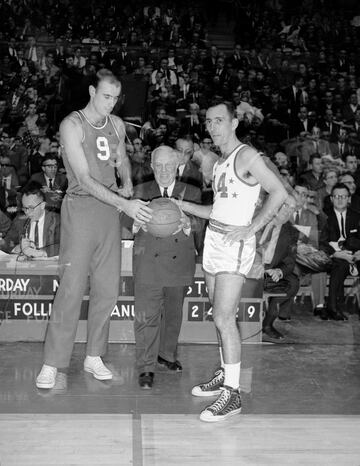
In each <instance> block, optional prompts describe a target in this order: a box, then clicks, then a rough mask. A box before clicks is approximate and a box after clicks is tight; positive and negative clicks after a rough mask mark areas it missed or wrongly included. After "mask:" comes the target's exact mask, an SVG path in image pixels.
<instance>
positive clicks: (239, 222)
mask: <svg viewBox="0 0 360 466" xmlns="http://www.w3.org/2000/svg"><path fill="white" fill-rule="evenodd" d="M237 125H238V119H237V118H236V116H235V113H234V109H233V108H232V106H230V105H228V104H224V103H223V104H219V105H215V106H213V107H210V108H209V109H208V110H207V113H206V127H207V130H208V132H209V134H210V136H211V138H212V140H213V142H214V144H215V145H217V146H218V147H219V148H220V150H221V154H222V157H221V159H220V160H219V161H218V162H216V164H215V166H214V171H213V174H214V177H213V190H214V203H213V205H210V206H207V205H206V206H205V205H201V206H198V205H195V204H192V203H190V202H185V201H183V202H181V203H180V206H181V208H182V209H183V210H184V211H185V212H188V213H191V214H194V215H197V216H199V217H202V218H208V219H209V225H208V227H207V230H206V236H205V245H204V253H203V270H204V274H205V281H206V285H207V288H208V293H209V299H210V302H211V304H212V308H213V318H214V323H215V326H216V330H217V334H218V340H219V348H220V360H221V368H220V369H219V370H218V371H216V372H215V374H214V376H213V377H212V379H211V380H209V382H206V383H202V384H199V385H197V386H195V387H193V389H192V394H193V395H194V396H218V398H217V400H216V401H214V403H212V404H211V405H209V406H207V407H206V408H205V410H203V411H202V413H201V414H200V419H201V420H202V421H207V422H216V421H221V420H224V419H226V418H228V417H229V416H231V415H234V414H237V413H239V412H240V410H241V399H240V391H239V384H240V359H241V358H240V356H241V341H240V335H239V332H238V329H237V326H236V311H237V306H238V303H239V300H240V299H241V294H242V288H243V284H244V282H245V279H246V275H247V274H248V273H249V271H250V269H251V266H252V264H253V261H254V257H255V248H256V244H255V233H256V232H257V231H258V230H260V229H261V228H262V227H263V226H264V225H265V224H267V223H268V222H269V221H270V220H271V218H272V217H273V216H274V215H275V214H276V213H277V211H278V209H279V207H280V206H281V205H282V203H283V202H284V201H285V199H286V198H287V192H286V190H285V188H284V187H283V185H282V183H281V181H280V180H279V179H278V178H277V177H276V175H275V174H274V173H273V172H272V171H271V170H270V169H269V168H268V167H267V166H266V165H265V163H264V161H263V159H262V157H261V155H260V154H259V153H258V152H257V151H256V150H255V149H253V148H252V147H250V146H247V145H245V144H242V143H241V142H240V141H239V140H238V138H237V137H236V134H235V130H236V127H237ZM261 187H262V188H264V189H265V191H267V192H268V196H267V200H266V202H265V204H264V205H263V207H262V208H261V210H260V211H259V213H258V214H257V215H256V217H255V218H253V214H254V210H255V206H256V202H257V200H258V196H259V192H260V188H261ZM176 202H178V201H176Z"/></svg>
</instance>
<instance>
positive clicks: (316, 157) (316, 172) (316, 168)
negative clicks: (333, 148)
mask: <svg viewBox="0 0 360 466" xmlns="http://www.w3.org/2000/svg"><path fill="white" fill-rule="evenodd" d="M309 165H310V170H308V171H306V172H304V173H302V174H301V175H300V177H299V178H300V181H301V183H302V184H304V185H306V186H308V187H309V189H311V190H312V191H317V190H318V189H321V188H323V187H324V186H325V183H324V181H323V177H322V173H323V169H324V166H323V163H322V159H321V155H320V154H318V153H316V152H315V153H313V154H312V155H311V156H310V160H309Z"/></svg>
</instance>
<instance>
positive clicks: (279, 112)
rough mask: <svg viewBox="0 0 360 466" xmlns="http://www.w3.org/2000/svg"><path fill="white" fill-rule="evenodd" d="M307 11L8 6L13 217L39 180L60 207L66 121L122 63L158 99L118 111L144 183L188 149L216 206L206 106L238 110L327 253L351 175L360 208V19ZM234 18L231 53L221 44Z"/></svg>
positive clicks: (1, 100)
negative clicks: (162, 162)
mask: <svg viewBox="0 0 360 466" xmlns="http://www.w3.org/2000/svg"><path fill="white" fill-rule="evenodd" d="M120 3H121V6H120ZM298 3H299V4H298V5H294V4H293V3H292V2H288V1H285V0H284V1H281V0H263V1H260V0H258V1H243V2H240V1H219V2H218V3H217V5H216V6H214V8H209V6H208V4H207V3H206V2H205V1H202V0H197V1H196V2H181V3H180V4H177V5H175V4H173V3H172V2H170V1H163V2H159V3H158V2H155V1H150V0H149V1H148V2H146V3H144V2H141V1H140V0H138V1H137V0H134V1H132V2H128V3H127V2H116V1H114V0H107V1H103V2H99V1H89V2H80V1H78V0H73V1H71V2H70V1H69V0H47V1H46V2H45V1H44V0H19V1H17V2H11V1H6V0H1V1H0V14H1V16H2V18H7V21H5V22H4V23H3V27H2V31H1V33H0V60H1V67H0V144H1V146H0V179H1V186H0V208H1V211H2V214H4V215H8V216H10V217H14V216H16V215H18V214H19V210H20V211H21V193H23V191H24V189H25V188H26V186H27V185H28V183H29V182H30V181H33V180H34V179H36V180H38V181H39V182H40V183H41V184H42V186H43V191H44V192H45V193H46V196H45V197H46V203H47V207H48V208H49V209H50V210H51V209H52V210H55V211H58V210H59V207H60V203H61V198H62V196H63V194H64V192H65V190H66V182H64V178H63V177H62V176H59V174H60V175H61V174H64V167H63V165H62V161H61V149H60V145H59V134H58V127H59V122H60V121H61V119H62V118H63V117H64V116H65V115H66V114H68V113H69V112H70V111H72V110H76V109H79V108H82V107H83V106H84V105H85V104H86V102H87V100H88V84H89V82H90V79H91V76H92V75H93V74H94V73H96V72H97V71H98V70H99V69H101V68H108V69H111V70H112V71H113V72H114V73H115V74H116V75H117V76H118V77H119V78H120V80H121V81H122V82H123V83H124V84H125V83H126V82H129V81H132V82H133V83H135V89H137V91H135V93H134V92H133V94H132V95H133V96H134V97H135V96H136V98H138V95H142V93H143V95H144V99H143V105H142V106H141V105H140V107H139V108H138V111H137V112H135V113H134V112H132V113H131V112H129V114H124V108H125V106H124V103H126V98H127V95H125V96H124V95H123V99H122V100H121V101H120V102H119V103H118V105H117V106H116V108H115V112H116V113H117V114H119V115H120V116H123V117H124V119H125V121H127V124H126V127H127V141H126V142H127V144H126V149H127V152H128V155H129V158H130V161H131V164H132V169H133V172H132V175H133V183H134V185H136V184H138V183H141V182H143V181H147V180H148V179H149V178H151V176H152V171H151V167H150V154H151V151H152V150H153V149H154V148H155V147H158V146H159V145H162V144H167V145H170V146H172V147H175V148H176V149H177V150H178V151H179V154H181V155H180V157H181V166H180V173H179V176H180V177H183V180H184V181H186V182H190V183H193V184H195V185H197V186H200V187H201V189H202V193H203V202H204V203H210V202H211V200H212V188H211V174H212V166H213V164H214V163H215V161H216V160H217V157H218V150H217V148H216V147H215V146H213V144H212V141H211V139H210V137H209V135H208V134H207V132H206V125H205V114H206V109H207V108H208V106H209V105H213V104H215V103H220V102H223V101H228V102H232V103H233V104H234V106H235V107H236V112H237V116H238V118H239V121H240V123H239V126H238V129H237V132H238V136H239V138H240V139H241V140H242V141H243V142H245V143H248V144H251V145H253V146H254V147H255V148H257V149H258V150H259V151H260V152H261V153H263V154H264V156H265V157H267V158H268V159H269V160H271V161H272V162H273V163H274V165H275V166H276V167H277V169H278V171H279V173H280V175H281V177H282V179H283V181H284V183H286V184H287V185H288V186H290V187H291V188H292V189H293V190H292V191H291V192H292V193H293V194H294V196H295V198H296V199H297V202H298V208H297V210H298V212H297V213H298V214H299V211H300V213H302V212H304V211H309V212H312V214H313V215H312V216H310V215H308V216H307V217H306V216H303V218H305V217H306V218H307V219H309V218H310V217H311V222H312V223H311V225H310V226H311V228H312V229H313V230H312V233H311V236H309V235H306V234H305V233H304V232H306V230H302V232H300V239H299V241H302V242H303V243H304V242H310V243H312V246H313V247H314V248H318V249H319V248H320V249H321V241H320V240H319V238H320V235H321V232H322V225H324V224H325V223H326V218H327V216H328V215H329V213H331V211H332V209H333V198H332V189H333V188H334V186H336V183H337V182H338V181H341V182H342V183H343V184H344V185H346V187H347V189H348V190H349V204H350V207H351V208H352V209H353V210H354V211H356V212H358V213H359V212H360V198H359V193H360V165H359V167H358V161H359V157H360V58H359V55H358V53H357V51H358V49H359V45H360V12H359V11H358V7H357V6H356V2H354V3H352V2H351V1H349V2H347V3H346V4H345V5H344V4H343V3H341V4H340V2H339V3H338V2H336V1H332V2H324V1H321V0H306V1H303V2H298ZM224 14H225V15H226V20H227V21H228V24H229V25H230V26H231V30H230V31H227V32H228V33H229V37H230V38H231V40H232V41H233V47H232V49H231V50H229V49H224V48H221V47H220V46H219V45H218V44H216V43H215V42H213V41H211V40H210V39H209V37H211V31H212V28H213V27H214V26H215V25H216V24H217V21H218V17H219V15H220V16H221V15H222V17H223V15H224ZM225 32H226V31H225ZM136 94H138V95H136ZM129 95H130V94H129ZM128 98H129V97H128ZM124 99H125V100H124ZM128 103H129V102H128ZM130 103H131V102H130ZM128 107H129V106H127V108H128ZM39 174H43V176H40V175H39ZM19 200H20V201H19ZM299 218H300V219H301V215H300V216H299V217H296V216H295V214H294V218H293V223H297V222H300V220H299ZM306 222H307V220H303V222H302V224H301V223H300V226H303V227H307V226H309V225H306ZM2 224H3V225H5V224H7V222H3V223H2ZM2 224H1V223H0V227H1V225H2ZM6 228H8V227H6V226H4V228H3V231H2V232H1V233H2V234H3V236H6V231H5V230H6ZM306 238H307V239H306ZM309 238H310V239H309ZM314 238H315V239H314ZM199 249H201V245H199ZM318 301H319V302H318V303H316V304H320V305H322V304H323V302H321V301H323V297H321V296H320V297H319V299H318ZM287 317H288V316H287Z"/></svg>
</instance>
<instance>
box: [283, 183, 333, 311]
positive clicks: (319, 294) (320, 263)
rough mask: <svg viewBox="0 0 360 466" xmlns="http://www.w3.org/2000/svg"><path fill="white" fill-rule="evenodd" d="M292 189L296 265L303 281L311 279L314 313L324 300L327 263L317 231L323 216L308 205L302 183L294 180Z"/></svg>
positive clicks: (307, 192) (307, 193)
mask: <svg viewBox="0 0 360 466" xmlns="http://www.w3.org/2000/svg"><path fill="white" fill-rule="evenodd" d="M294 191H295V193H294V195H295V194H296V208H295V212H294V215H293V218H291V223H293V225H294V227H295V228H296V229H297V230H298V231H299V237H298V241H297V248H296V265H297V270H298V274H299V276H301V278H302V279H304V280H305V281H307V280H311V287H312V290H313V300H314V302H313V303H312V304H313V306H314V308H315V311H314V313H316V312H318V311H319V309H320V308H322V307H323V306H324V303H325V291H326V273H325V272H326V271H327V269H328V265H329V260H328V257H327V256H326V255H324V253H323V251H319V233H320V231H321V228H322V226H323V223H324V221H325V219H324V216H321V215H317V214H316V213H315V212H314V210H313V209H312V208H311V207H310V205H309V203H310V200H311V199H309V196H310V193H311V191H310V190H309V189H308V188H307V187H306V186H305V185H303V184H301V183H296V184H295V187H294ZM314 194H315V193H314ZM309 275H310V276H309Z"/></svg>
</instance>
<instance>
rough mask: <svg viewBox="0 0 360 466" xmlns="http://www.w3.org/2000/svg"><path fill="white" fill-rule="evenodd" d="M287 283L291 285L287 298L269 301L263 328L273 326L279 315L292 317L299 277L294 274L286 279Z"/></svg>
mask: <svg viewBox="0 0 360 466" xmlns="http://www.w3.org/2000/svg"><path fill="white" fill-rule="evenodd" d="M286 281H287V282H288V283H289V289H288V291H287V293H286V296H284V297H278V298H277V297H274V298H270V299H269V308H268V309H267V311H266V314H265V318H264V321H263V327H269V326H271V325H272V323H273V322H274V320H275V319H276V318H277V317H278V316H279V315H280V316H281V317H284V318H288V317H290V316H291V310H292V306H293V303H294V298H295V296H296V294H297V292H298V290H299V286H300V282H299V277H298V276H297V275H295V274H293V273H292V274H290V275H288V276H287V277H286ZM265 291H266V289H265Z"/></svg>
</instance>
